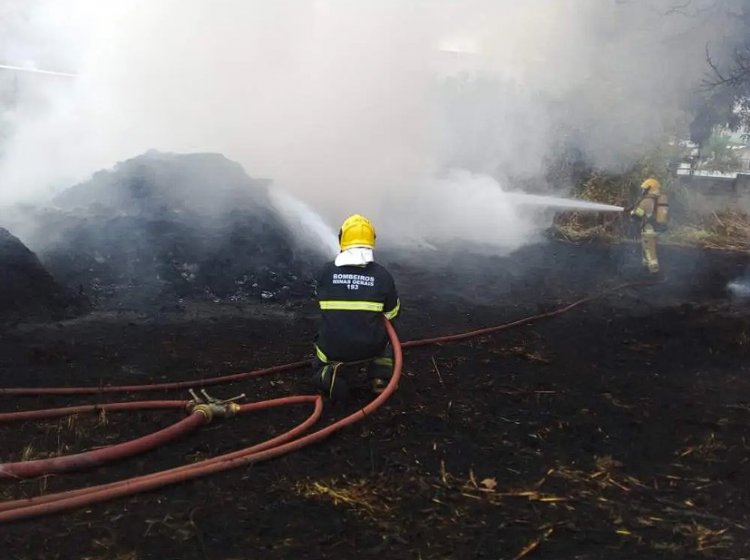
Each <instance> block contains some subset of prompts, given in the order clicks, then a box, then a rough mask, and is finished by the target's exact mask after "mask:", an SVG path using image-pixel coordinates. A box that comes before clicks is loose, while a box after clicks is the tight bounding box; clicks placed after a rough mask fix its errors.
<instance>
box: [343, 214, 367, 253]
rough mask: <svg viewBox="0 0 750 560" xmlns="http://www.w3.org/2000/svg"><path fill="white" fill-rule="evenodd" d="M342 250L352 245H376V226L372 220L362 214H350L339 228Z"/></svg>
mask: <svg viewBox="0 0 750 560" xmlns="http://www.w3.org/2000/svg"><path fill="white" fill-rule="evenodd" d="M339 246H340V247H341V250H342V251H344V250H345V249H349V248H351V247H367V248H370V249H372V248H374V247H375V227H374V226H373V225H372V222H370V220H368V219H367V218H365V217H364V216H362V215H360V214H353V215H352V216H349V217H348V218H347V219H346V220H344V223H343V224H342V225H341V229H340V230H339Z"/></svg>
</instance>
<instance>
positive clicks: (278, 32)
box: [0, 0, 734, 247]
mask: <svg viewBox="0 0 750 560" xmlns="http://www.w3.org/2000/svg"><path fill="white" fill-rule="evenodd" d="M733 1H734V0H728V3H733ZM695 3H696V4H706V6H709V5H710V4H711V3H714V4H715V2H709V1H708V0H695ZM673 4H674V2H672V1H670V0H643V1H640V2H638V1H633V2H627V1H619V2H604V1H602V0H535V1H533V2H516V1H513V0H464V1H461V2H458V1H455V0H433V1H431V2H412V1H404V0H377V1H371V0H297V1H294V0H275V1H273V2H262V1H260V0H223V1H222V2H213V3H209V2H207V1H205V0H159V1H158V2H154V1H152V0H148V1H147V0H130V1H129V2H127V3H125V2H115V1H114V0H69V1H67V2H64V3H63V2H56V1H54V0H34V1H31V2H27V1H25V0H24V1H23V2H21V1H19V0H15V1H12V2H11V1H8V0H5V2H3V3H2V4H0V5H2V6H5V7H6V8H5V9H7V10H9V13H11V14H12V15H13V16H14V17H13V18H9V19H8V20H7V21H10V22H11V23H9V24H7V26H8V27H9V28H12V29H11V30H12V33H6V34H0V36H1V37H2V38H0V63H8V64H10V63H14V62H17V61H19V60H20V63H22V64H33V65H35V66H37V67H44V68H49V69H53V70H60V71H69V72H74V73H76V74H77V75H78V78H76V79H75V80H69V79H66V78H49V79H48V78H41V77H39V76H20V77H19V74H18V73H16V74H14V77H13V78H12V80H15V82H14V84H15V85H14V86H13V87H15V88H16V89H15V90H14V91H15V97H14V102H13V104H12V109H11V110H10V111H8V110H7V109H6V112H5V116H4V117H0V118H2V120H4V121H5V122H6V123H7V124H6V128H7V129H9V130H10V131H11V132H10V135H9V137H7V138H5V140H4V141H3V140H2V139H0V142H3V143H2V145H0V154H2V159H0V201H5V202H8V201H17V200H20V199H23V198H28V197H33V196H40V195H41V194H43V195H47V194H49V193H50V192H54V191H55V190H59V189H60V188H62V187H64V186H67V185H70V184H72V183H73V182H75V181H78V180H82V179H85V178H86V177H87V176H89V175H90V174H91V173H92V172H94V171H96V170H98V169H100V168H105V167H110V166H111V165H113V164H114V163H115V162H116V161H119V160H123V159H126V158H129V157H133V156H135V155H137V154H139V153H142V152H144V151H146V150H148V149H152V148H153V149H158V150H163V151H170V152H191V151H212V152H220V153H223V154H224V155H226V156H227V157H229V158H230V159H234V160H236V161H239V162H240V163H242V164H243V166H244V167H245V168H246V169H247V170H248V172H249V173H250V174H251V175H255V176H265V177H271V178H273V179H274V180H276V181H277V182H278V183H279V184H283V185H285V187H286V188H288V189H289V191H290V192H291V193H292V194H293V195H295V196H296V197H298V198H299V199H301V200H302V201H304V202H305V203H307V204H308V205H310V206H311V207H313V208H314V209H316V210H317V211H319V212H320V213H321V214H322V216H323V217H324V218H325V219H326V221H328V222H330V223H331V224H334V225H337V224H338V222H339V221H340V220H341V219H342V218H344V217H345V216H346V215H347V214H349V213H352V212H362V213H365V214H368V215H370V217H372V218H373V219H374V220H376V222H377V223H383V224H388V227H389V228H391V229H390V230H389V231H390V233H391V235H394V236H395V234H399V235H400V234H402V233H404V234H405V232H406V231H407V230H414V235H415V236H416V237H419V238H433V237H440V238H444V237H452V236H465V237H466V238H468V239H479V240H485V239H484V237H485V236H484V234H482V235H481V236H478V235H477V234H476V231H477V228H476V227H475V224H476V223H477V222H479V221H486V220H490V221H492V222H493V223H494V224H495V227H496V230H495V231H494V233H493V234H492V235H491V237H492V238H493V239H495V241H496V242H498V243H501V244H502V245H503V246H508V247H510V246H513V245H516V244H518V243H520V242H521V241H522V240H524V239H526V238H528V236H530V235H532V234H533V233H534V232H535V231H538V230H539V226H540V224H539V223H535V219H538V214H533V215H531V216H532V217H529V216H528V215H524V214H522V213H521V212H519V211H518V210H517V208H516V207H515V206H514V205H512V204H511V203H510V201H509V199H508V198H507V197H505V196H504V195H503V193H502V191H501V190H500V189H499V187H498V185H499V184H502V185H507V186H509V187H512V186H513V183H512V181H513V180H516V179H529V178H537V177H540V176H541V174H542V171H543V169H544V165H545V158H547V157H548V156H550V155H551V154H552V153H553V152H554V150H556V149H557V148H558V146H559V145H560V144H561V143H568V144H572V145H574V146H575V147H577V148H579V149H581V150H582V151H583V152H584V153H585V154H587V156H588V157H589V158H590V160H591V161H592V162H593V163H596V164H598V165H602V166H608V167H611V168H617V167H619V166H623V165H627V164H628V163H630V162H632V161H633V160H634V159H635V158H637V157H638V156H640V155H641V154H643V153H644V152H646V151H647V150H649V149H650V148H652V147H654V146H655V145H656V144H658V143H659V142H661V141H663V139H664V137H665V136H666V135H668V134H671V133H674V132H677V133H679V132H681V131H683V130H684V127H685V125H686V124H687V120H688V118H687V115H686V114H685V113H683V112H682V111H681V109H680V107H681V106H682V105H683V104H684V102H685V101H686V99H687V98H688V97H689V96H690V94H691V93H692V91H693V90H694V89H695V87H696V85H697V84H698V83H699V82H700V80H701V78H702V77H703V75H704V71H705V58H704V47H705V45H706V43H707V42H711V41H714V42H716V40H718V39H720V38H721V37H722V36H723V35H724V34H725V33H727V29H729V26H730V24H731V21H729V20H727V19H726V16H725V15H724V12H723V10H709V11H707V12H705V13H704V14H703V15H701V17H685V16H680V15H679V14H678V15H674V14H673V15H667V16H665V15H664V13H665V12H666V11H668V9H669V8H670V7H671V6H673ZM3 21H6V20H5V19H4V20H3ZM2 25H3V24H0V26H2ZM0 31H2V29H0ZM1 72H2V71H0V92H2V91H6V92H7V90H8V87H9V85H8V84H9V80H11V77H10V76H9V75H8V73H7V72H6V73H1ZM19 80H20V83H19ZM0 103H1V102H0ZM451 168H458V169H464V170H465V171H464V172H457V173H453V174H450V172H449V170H450V169H451ZM446 173H448V176H450V177H451V178H450V179H446V180H440V179H437V180H436V179H435V177H445V176H446ZM483 176H485V177H483ZM490 177H491V178H490ZM490 185H491V186H490ZM381 229H382V228H381Z"/></svg>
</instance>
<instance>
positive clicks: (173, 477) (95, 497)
mask: <svg viewBox="0 0 750 560" xmlns="http://www.w3.org/2000/svg"><path fill="white" fill-rule="evenodd" d="M385 326H386V330H387V331H388V336H389V338H390V340H391V345H392V347H393V376H392V377H391V379H390V381H389V383H388V385H387V386H386V388H385V390H384V391H383V392H382V393H381V394H380V395H378V397H377V398H376V399H375V400H373V401H372V402H370V403H369V404H368V405H367V406H365V407H364V408H362V409H360V410H358V411H357V412H354V413H353V414H350V415H349V416H346V417H344V418H342V419H340V420H338V421H336V422H334V423H333V424H330V425H329V426H326V427H325V428H322V429H320V430H318V431H316V432H313V433H311V434H308V435H306V436H302V437H300V438H299V439H295V440H292V441H287V442H286V443H280V444H276V445H273V446H268V445H266V446H263V447H262V448H260V449H259V448H258V447H257V446H256V447H255V448H247V449H244V450H240V451H239V452H235V453H234V454H227V455H224V456H219V457H215V458H214V459H209V460H207V461H201V462H199V463H194V464H192V465H186V466H184V467H182V468H179V469H174V470H172V471H166V472H159V473H153V474H150V475H145V476H141V477H136V478H132V479H130V480H125V481H122V482H120V483H114V484H105V485H101V486H93V487H90V488H86V489H85V490H82V491H80V493H75V494H73V495H70V494H67V495H65V496H62V495H55V494H52V495H48V496H43V497H42V498H41V499H36V500H34V499H32V500H28V501H26V503H27V504H29V505H18V506H15V504H14V507H12V508H9V509H7V510H5V511H2V512H0V523H3V522H9V521H18V520H20V519H26V518H29V517H36V516H39V515H46V514H50V513H55V512H58V511H64V510H69V509H74V508H78V507H82V506H85V505H91V504H95V503H99V502H103V501H106V500H111V499H114V498H117V497H120V496H126V495H132V494H136V493H139V492H145V491H148V490H154V489H156V488H161V487H163V486H166V485H169V484H175V483H177V482H184V481H186V480H191V479H193V478H198V477H202V476H206V475H209V474H213V473H217V472H222V471H226V470H229V469H234V468H237V467H241V466H244V465H248V464H250V463H257V462H260V461H265V460H268V459H272V458H274V457H278V456H279V455H284V454H286V453H290V452H292V451H296V450H298V449H301V448H303V447H306V446H308V445H310V444H312V443H315V442H318V441H320V440H322V439H325V438H326V437H328V436H329V435H331V434H333V433H334V432H337V431H339V430H341V429H343V428H345V427H346V426H349V425H350V424H353V423H355V422H357V421H359V420H361V419H362V418H365V417H366V416H368V415H370V414H372V413H373V412H374V411H375V410H377V409H378V408H380V406H381V405H382V404H383V403H384V402H385V401H386V400H387V399H388V398H389V397H390V396H391V394H392V393H393V392H394V391H395V390H396V387H397V386H398V381H399V379H400V378H401V365H402V356H401V344H400V342H399V340H398V336H397V335H396V331H395V330H394V329H393V327H392V326H391V324H390V323H389V322H388V321H386V323H385ZM317 399H318V400H317V401H316V403H320V402H321V401H320V397H317ZM316 411H317V406H316ZM261 445H262V444H261ZM16 503H17V502H16Z"/></svg>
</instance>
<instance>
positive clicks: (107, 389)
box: [0, 281, 660, 396]
mask: <svg viewBox="0 0 750 560" xmlns="http://www.w3.org/2000/svg"><path fill="white" fill-rule="evenodd" d="M658 283H660V282H653V281H644V282H628V283H625V284H620V285H619V286H615V287H613V288H610V289H608V290H604V291H602V292H600V293H599V294H596V295H593V296H589V297H586V298H583V299H579V300H577V301H575V302H573V303H571V304H569V305H566V306H564V307H561V308H558V309H555V310H552V311H548V312H546V313H539V314H537V315H532V316H530V317H525V318H523V319H519V320H518V321H513V322H511V323H504V324H502V325H499V326H494V327H487V328H484V329H479V330H475V331H470V332H466V333H459V334H452V335H443V336H438V337H435V338H423V339H419V340H408V341H406V342H404V343H402V346H403V347H404V348H414V347H417V346H427V345H429V344H441V343H446V342H458V341H460V340H465V339H468V338H473V337H476V336H482V335H485V334H490V333H495V332H498V331H502V330H507V329H511V328H514V327H519V326H521V325H527V324H529V323H533V322H536V321H539V320H541V319H548V318H550V317H554V316H556V315H561V314H563V313H566V312H568V311H570V310H571V309H574V308H576V307H578V306H580V305H583V304H584V303H588V302H589V301H592V300H595V299H598V298H600V297H602V296H604V295H606V294H609V293H612V292H617V291H620V290H624V289H625V288H635V287H639V286H652V285H654V284H658ZM309 363H310V362H309V361H308V360H301V361H298V362H292V363H290V364H284V365H280V366H273V367H269V368H263V369H257V370H253V371H245V372H241V373H233V374H231V375H222V376H218V377H211V378H209V379H197V380H192V381H174V382H169V383H153V384H143V385H117V386H115V385H111V386H101V387H6V388H0V395H17V396H21V395H24V396H29V395H37V396H41V395H98V394H99V393H138V392H144V391H171V390H176V389H196V388H200V387H209V386H212V385H221V384H224V383H232V382H235V381H242V380H245V379H250V378H253V377H261V376H265V375H271V374H273V373H281V372H285V371H291V370H294V369H299V368H302V367H305V366H307V365H309Z"/></svg>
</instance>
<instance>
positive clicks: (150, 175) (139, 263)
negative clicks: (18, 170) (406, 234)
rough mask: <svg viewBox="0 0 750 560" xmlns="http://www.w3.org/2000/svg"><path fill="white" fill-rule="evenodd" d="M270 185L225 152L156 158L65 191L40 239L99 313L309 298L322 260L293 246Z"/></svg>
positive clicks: (50, 260)
mask: <svg viewBox="0 0 750 560" xmlns="http://www.w3.org/2000/svg"><path fill="white" fill-rule="evenodd" d="M267 188H268V181H265V180H258V179H252V178H250V177H249V176H248V175H247V174H246V173H245V171H244V170H243V168H242V167H241V166H240V165H239V164H237V163H235V162H232V161H230V160H228V159H226V158H225V157H223V156H221V155H218V154H184V155H178V154H165V153H159V152H148V153H146V154H144V155H141V156H139V157H136V158H133V159H130V160H127V161H124V162H121V163H119V164H117V165H116V166H115V167H114V168H113V169H112V170H108V171H100V172H98V173H96V174H95V175H94V176H93V177H92V178H91V179H90V180H89V181H87V182H85V183H81V184H78V185H76V186H74V187H71V188H70V189H68V190H66V191H64V192H63V193H62V194H60V195H59V196H58V197H57V198H56V199H55V201H54V203H55V208H54V209H47V210H44V211H43V212H41V215H38V216H36V218H37V220H38V223H40V224H41V226H40V228H39V229H38V230H37V231H36V233H35V234H34V235H35V240H34V241H35V244H36V245H38V246H39V247H43V248H44V249H43V250H41V254H40V256H41V257H42V259H43V261H44V263H45V265H46V266H47V268H48V269H49V271H50V272H51V273H52V274H53V275H54V276H55V277H56V278H57V279H58V280H60V281H61V282H62V283H63V284H65V285H66V286H70V287H74V288H75V289H78V290H80V291H81V292H82V293H85V294H86V295H87V296H88V297H89V298H91V300H92V301H93V302H94V303H95V304H96V305H97V306H98V307H100V308H136V309H137V308H144V307H145V308H151V307H154V306H157V307H163V306H165V305H166V306H171V305H174V304H175V303H179V302H180V301H183V300H185V299H188V300H201V299H203V300H210V301H214V302H219V301H245V300H258V301H264V300H273V301H279V300H286V299H289V298H291V297H295V296H308V295H309V294H310V293H311V290H312V288H311V285H312V284H311V278H312V277H313V273H314V270H315V268H316V267H317V266H318V265H319V264H320V257H319V256H318V255H313V254H310V253H309V251H305V250H303V249H301V248H299V246H298V245H297V244H295V239H294V237H293V235H292V232H291V231H289V229H288V228H287V227H286V225H285V224H284V222H283V221H282V219H281V218H280V216H279V214H278V212H277V211H276V209H275V208H274V207H273V206H272V204H271V202H270V200H269V197H268V191H267ZM30 244H32V243H30ZM32 246H35V245H34V244H32Z"/></svg>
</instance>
